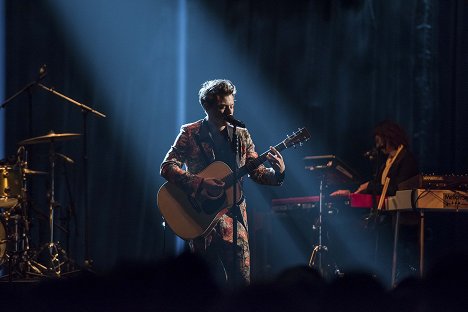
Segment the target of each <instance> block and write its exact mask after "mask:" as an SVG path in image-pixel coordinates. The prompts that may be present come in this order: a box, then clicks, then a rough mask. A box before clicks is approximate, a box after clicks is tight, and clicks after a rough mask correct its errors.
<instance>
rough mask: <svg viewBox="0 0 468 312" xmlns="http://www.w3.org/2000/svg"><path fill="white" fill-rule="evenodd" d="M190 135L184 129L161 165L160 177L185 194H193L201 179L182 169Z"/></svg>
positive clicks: (187, 151)
mask: <svg viewBox="0 0 468 312" xmlns="http://www.w3.org/2000/svg"><path fill="white" fill-rule="evenodd" d="M190 140H191V138H190V135H189V133H188V131H187V130H186V129H184V127H182V128H181V129H180V132H179V134H178V136H177V138H176V139H175V142H174V144H173V145H172V146H171V148H170V149H169V151H168V152H167V154H166V157H165V158H164V160H163V162H162V164H161V170H160V173H161V176H163V177H164V178H165V179H166V180H167V181H169V182H171V183H174V184H175V185H177V186H178V187H179V188H180V189H182V190H183V191H184V192H186V193H187V194H195V193H196V191H197V189H198V187H199V186H200V183H201V182H202V178H200V177H198V176H196V175H194V174H192V173H190V172H188V171H186V170H184V169H183V168H182V167H183V165H184V164H185V162H186V160H187V155H188V153H190V151H189V150H188V149H189V147H190V146H191V145H190Z"/></svg>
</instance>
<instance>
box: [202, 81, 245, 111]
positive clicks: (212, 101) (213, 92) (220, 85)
mask: <svg viewBox="0 0 468 312" xmlns="http://www.w3.org/2000/svg"><path fill="white" fill-rule="evenodd" d="M230 94H232V95H233V96H235V95H236V86H234V84H233V83H232V82H231V81H230V80H227V79H214V80H209V81H206V82H204V83H203V84H202V86H201V88H200V91H199V92H198V101H199V102H200V104H201V106H202V107H203V109H204V110H205V111H206V110H207V109H208V108H210V107H211V106H213V105H216V104H217V103H218V99H219V98H221V97H225V96H227V95H230Z"/></svg>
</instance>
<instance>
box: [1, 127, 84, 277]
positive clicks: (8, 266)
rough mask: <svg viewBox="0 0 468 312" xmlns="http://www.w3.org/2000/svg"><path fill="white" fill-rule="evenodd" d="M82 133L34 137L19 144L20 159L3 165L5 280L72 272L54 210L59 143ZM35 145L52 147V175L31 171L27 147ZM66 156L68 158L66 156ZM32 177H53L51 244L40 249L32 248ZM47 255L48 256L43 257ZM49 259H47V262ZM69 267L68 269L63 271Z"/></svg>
mask: <svg viewBox="0 0 468 312" xmlns="http://www.w3.org/2000/svg"><path fill="white" fill-rule="evenodd" d="M80 135H81V134H78V133H54V132H52V131H51V132H50V133H48V134H46V135H43V136H39V137H33V138H30V139H26V140H23V141H21V142H19V143H18V144H19V146H20V147H19V148H18V152H17V156H16V160H15V161H14V162H13V163H11V161H10V162H6V161H3V162H0V273H1V274H2V275H3V276H0V278H1V279H8V280H10V281H11V280H12V279H13V278H17V277H19V278H29V277H35V276H39V277H40V276H55V277H59V276H61V275H62V274H63V273H64V271H67V272H68V271H69V268H70V267H71V266H70V264H71V263H72V262H73V261H72V260H71V259H70V258H68V256H67V254H66V252H65V251H64V250H63V249H62V248H61V247H60V245H59V243H58V242H56V241H55V237H54V215H55V213H54V210H55V207H56V206H57V203H56V201H55V166H56V159H57V156H61V157H63V156H64V155H62V154H59V153H57V152H56V151H55V142H57V141H64V140H70V139H76V138H78V137H79V136H80ZM32 144H48V145H49V164H48V167H49V172H44V171H37V170H32V169H30V168H28V161H27V152H26V148H25V146H27V145H32ZM65 157H66V156H65ZM32 176H45V177H48V178H49V182H50V183H49V189H48V191H47V193H48V206H49V207H48V208H49V209H48V218H49V234H50V236H49V241H48V242H47V243H45V244H43V245H42V246H41V247H40V248H38V249H35V248H32V247H31V244H30V241H31V232H30V225H31V220H30V219H29V216H28V210H29V209H28V208H29V200H28V182H29V180H30V177H32ZM43 253H45V254H46V256H45V257H43V258H41V259H40V258H39V255H41V254H43ZM44 258H45V259H44ZM65 265H67V270H63V268H65Z"/></svg>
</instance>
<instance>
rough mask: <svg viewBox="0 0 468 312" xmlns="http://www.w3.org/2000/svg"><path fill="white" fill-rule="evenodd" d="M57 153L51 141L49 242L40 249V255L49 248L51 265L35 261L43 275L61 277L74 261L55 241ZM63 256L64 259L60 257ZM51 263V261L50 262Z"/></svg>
mask: <svg viewBox="0 0 468 312" xmlns="http://www.w3.org/2000/svg"><path fill="white" fill-rule="evenodd" d="M56 156H57V153H56V152H55V146H54V140H51V141H50V146H49V166H50V168H49V170H50V172H49V174H50V175H49V177H50V189H49V231H50V236H49V242H47V243H46V244H44V245H43V246H42V247H41V249H40V250H39V251H38V253H37V254H38V255H39V254H40V253H41V252H42V251H43V250H47V252H48V253H47V256H46V257H47V258H48V259H47V260H49V261H50V267H47V266H46V265H41V264H40V263H38V262H36V261H34V264H36V265H38V266H40V268H41V269H42V270H43V271H45V272H42V273H43V275H46V274H48V273H51V274H52V275H53V276H55V277H60V276H61V275H62V267H63V266H64V265H65V264H66V263H70V262H73V261H71V259H69V258H68V256H67V253H66V252H65V250H63V249H62V248H61V247H60V246H59V243H58V242H55V241H54V225H55V223H54V214H55V207H56V206H58V203H57V202H56V201H55V160H56ZM61 257H62V259H60V258H61ZM48 264H49V263H48Z"/></svg>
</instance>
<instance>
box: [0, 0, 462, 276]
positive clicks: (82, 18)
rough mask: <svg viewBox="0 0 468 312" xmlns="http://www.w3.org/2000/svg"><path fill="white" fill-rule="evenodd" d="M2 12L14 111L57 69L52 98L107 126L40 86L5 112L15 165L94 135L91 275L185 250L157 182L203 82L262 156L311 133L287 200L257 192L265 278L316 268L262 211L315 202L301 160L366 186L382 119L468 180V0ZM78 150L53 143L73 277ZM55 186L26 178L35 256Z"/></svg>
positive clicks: (68, 5)
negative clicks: (226, 94) (296, 199)
mask: <svg viewBox="0 0 468 312" xmlns="http://www.w3.org/2000/svg"><path fill="white" fill-rule="evenodd" d="M4 5H5V30H6V43H5V48H6V59H5V63H6V71H5V73H4V77H5V82H6V86H5V90H6V91H5V97H8V96H10V95H12V94H14V93H15V92H16V91H18V90H19V89H21V88H22V87H23V86H24V85H26V84H27V83H28V82H30V81H34V80H35V79H36V77H37V75H38V70H39V68H40V67H41V65H43V64H47V68H48V74H47V76H46V77H45V78H44V79H43V83H44V84H45V85H46V86H49V87H54V88H55V89H56V90H57V91H59V92H61V93H63V94H65V95H67V96H69V97H71V98H73V99H75V100H77V101H79V102H81V103H84V104H86V105H88V106H91V107H93V108H94V109H96V110H98V111H100V112H102V113H104V114H106V115H107V118H100V117H96V116H94V115H93V114H89V113H88V114H87V116H85V117H83V113H82V112H81V111H80V109H79V108H77V107H75V106H73V105H72V104H70V103H68V102H67V101H65V100H63V99H61V98H59V97H57V96H54V95H53V94H51V93H49V92H47V91H45V90H43V89H41V88H38V87H35V88H32V89H31V90H30V91H29V93H28V92H26V93H25V94H22V95H20V96H19V97H17V98H16V99H15V100H13V101H12V102H10V103H9V104H8V105H7V107H6V108H5V109H4V112H5V120H6V122H5V134H6V144H5V150H6V152H5V155H4V156H5V157H8V156H11V155H15V154H16V149H17V143H18V142H19V141H20V140H23V139H26V138H30V137H35V136H40V135H44V134H46V133H47V132H48V131H49V130H54V131H55V132H57V133H64V132H76V133H83V131H84V130H83V119H84V118H85V120H86V121H87V134H88V140H87V148H88V159H89V168H88V169H89V170H88V173H89V179H88V181H89V189H88V191H89V192H88V194H89V201H88V207H89V222H88V227H89V258H91V259H93V260H94V268H95V269H96V270H98V271H99V270H101V271H102V270H110V269H112V268H113V267H115V266H116V265H117V264H118V263H120V262H122V261H128V260H132V261H153V260H156V259H159V258H160V257H162V256H165V255H172V254H174V253H175V252H176V249H177V244H176V239H175V237H174V235H173V234H172V233H171V231H170V230H168V229H167V230H166V231H164V229H163V227H162V225H161V217H160V214H159V212H158V209H157V207H156V193H157V190H158V188H159V187H160V186H161V185H162V183H163V182H164V180H163V179H162V178H161V177H160V176H159V165H160V162H161V160H162V159H163V157H164V155H165V153H166V152H167V150H168V148H169V147H170V145H171V144H172V142H173V139H174V138H175V135H176V134H177V132H178V129H179V127H180V125H181V124H182V123H185V122H189V121H193V120H196V119H199V118H202V117H203V112H202V109H201V107H200V106H199V104H198V98H197V93H198V89H199V86H200V84H201V83H202V82H203V81H205V80H208V79H213V78H229V79H231V80H232V81H233V82H234V83H235V84H236V85H237V87H238V97H237V104H236V115H237V116H238V118H239V119H241V120H243V121H244V122H245V123H246V124H247V125H248V127H249V129H250V132H251V133H252V135H253V138H254V141H255V142H256V144H257V149H258V151H259V152H263V151H264V150H266V149H267V148H268V146H269V145H273V144H276V143H278V142H279V141H280V140H282V139H284V137H285V136H286V134H288V133H291V132H292V131H293V130H295V129H297V128H298V127H300V126H306V127H308V129H309V130H310V132H311V133H312V139H311V141H310V142H308V143H307V144H306V145H305V146H303V147H302V148H300V149H297V150H291V151H290V150H287V151H285V152H284V153H283V155H284V157H285V159H286V164H287V180H286V182H285V184H284V186H283V187H281V188H272V187H264V186H257V185H254V184H253V183H251V182H247V185H246V194H247V198H248V202H249V216H250V221H251V229H252V231H251V235H252V239H251V241H252V246H251V247H252V248H253V250H254V252H253V270H254V274H256V275H257V276H263V275H264V274H268V272H270V271H269V270H271V268H272V267H273V269H274V268H276V269H278V270H279V269H281V268H284V267H286V266H288V265H292V264H295V263H307V260H308V255H309V254H308V253H309V251H310V250H311V249H310V248H309V247H310V244H311V242H310V235H309V232H308V231H309V230H310V226H311V225H310V223H308V222H307V220H306V222H305V224H302V225H301V224H296V223H294V222H295V221H291V219H289V220H288V221H287V222H286V223H288V222H289V225H288V224H285V222H282V221H281V218H283V217H275V216H274V215H272V214H271V213H270V212H269V211H270V202H271V199H272V198H281V197H292V196H306V195H312V194H317V193H318V189H317V181H316V179H315V178H314V177H312V176H311V175H310V174H309V173H308V172H306V171H305V170H304V163H303V160H302V159H303V157H305V156H308V155H322V154H335V155H338V156H339V157H340V158H341V159H343V160H344V161H345V162H346V163H347V164H348V165H350V166H351V167H353V168H354V169H355V170H356V171H357V172H359V173H360V175H361V177H362V180H365V179H366V178H369V177H370V170H371V166H370V164H369V163H368V162H367V161H366V160H365V159H364V158H362V156H361V155H362V153H363V152H364V151H366V150H367V149H369V148H370V147H371V146H372V142H373V138H372V134H371V131H372V127H373V126H374V125H375V124H376V123H377V122H379V121H381V120H383V119H386V118H389V119H392V120H394V121H397V122H398V123H400V124H401V125H402V126H403V127H404V128H405V129H406V130H407V132H408V134H409V137H410V141H411V147H412V149H413V150H414V152H415V154H416V155H417V156H418V158H419V161H420V166H421V170H422V171H423V172H426V173H444V174H452V173H453V174H466V173H468V145H467V141H468V131H466V129H465V127H466V118H467V117H468V105H467V102H468V77H467V72H468V58H466V55H467V53H468V20H467V19H468V5H467V2H466V1H463V0H452V1H437V0H398V1H374V0H315V1H271V0H270V1H267V0H250V1H247V0H240V1H239V0H238V1H227V0H226V1H224V0H185V1H184V0H180V1H171V0H154V1H149V0H146V1H145V0H137V1H104V0H99V1H82V0H81V1H75V0H72V1H68V0H67V1H65V0H62V1H59V0H57V1H53V0H50V1H45V0H44V1H37V0H22V1H5V2H4ZM82 146H83V137H81V138H79V139H75V140H68V141H63V142H58V143H57V144H56V148H57V150H58V151H60V152H61V153H63V154H66V155H67V156H69V157H71V158H72V159H74V160H75V164H74V165H70V164H67V163H64V162H62V161H61V160H60V159H59V160H58V161H57V162H58V163H57V180H56V184H57V185H56V187H57V189H56V198H57V200H58V201H59V202H60V204H61V205H60V207H58V208H57V209H56V210H57V214H58V218H57V221H58V222H59V223H60V224H62V225H63V226H64V227H65V228H66V227H67V222H69V224H68V227H69V230H70V235H69V237H68V238H67V236H66V235H65V234H64V232H63V231H62V230H60V229H57V239H58V240H60V241H61V242H62V243H63V244H64V246H65V247H67V249H68V252H69V254H70V255H71V257H72V258H74V259H76V261H77V263H78V264H82V263H83V260H84V258H85V257H86V250H85V232H86V222H85V221H86V220H85V207H86V206H87V205H86V204H85V196H84V194H85V193H86V190H85V188H84V187H85V183H84V171H83V169H84V168H83V159H82V154H81V151H82ZM47 151H48V146H47V145H46V144H40V145H34V146H31V147H30V150H29V160H30V161H29V167H30V168H31V169H34V170H44V171H48V156H47ZM67 186H68V187H67ZM47 187H48V182H47V179H46V178H45V177H43V176H34V177H31V178H30V192H31V197H32V199H33V201H32V207H31V218H32V224H33V228H32V233H33V238H34V244H35V245H36V246H40V245H41V244H43V243H45V242H47V239H48V236H47V235H48V228H47V218H46V217H47V198H46V192H47ZM271 218H272V219H271ZM271 220H273V221H271ZM304 220H305V219H304V218H300V222H304ZM290 222H293V226H292V227H291V225H290ZM310 222H312V221H310ZM266 224H268V229H267V226H266ZM291 229H292V230H291ZM301 229H304V230H303V231H302V230H301ZM295 232H298V233H295ZM309 249H310V250H309ZM358 255H359V252H358V254H357V255H352V256H353V257H355V256H356V257H357V256H358ZM273 261H276V263H274V264H273V263H271V262H273Z"/></svg>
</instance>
